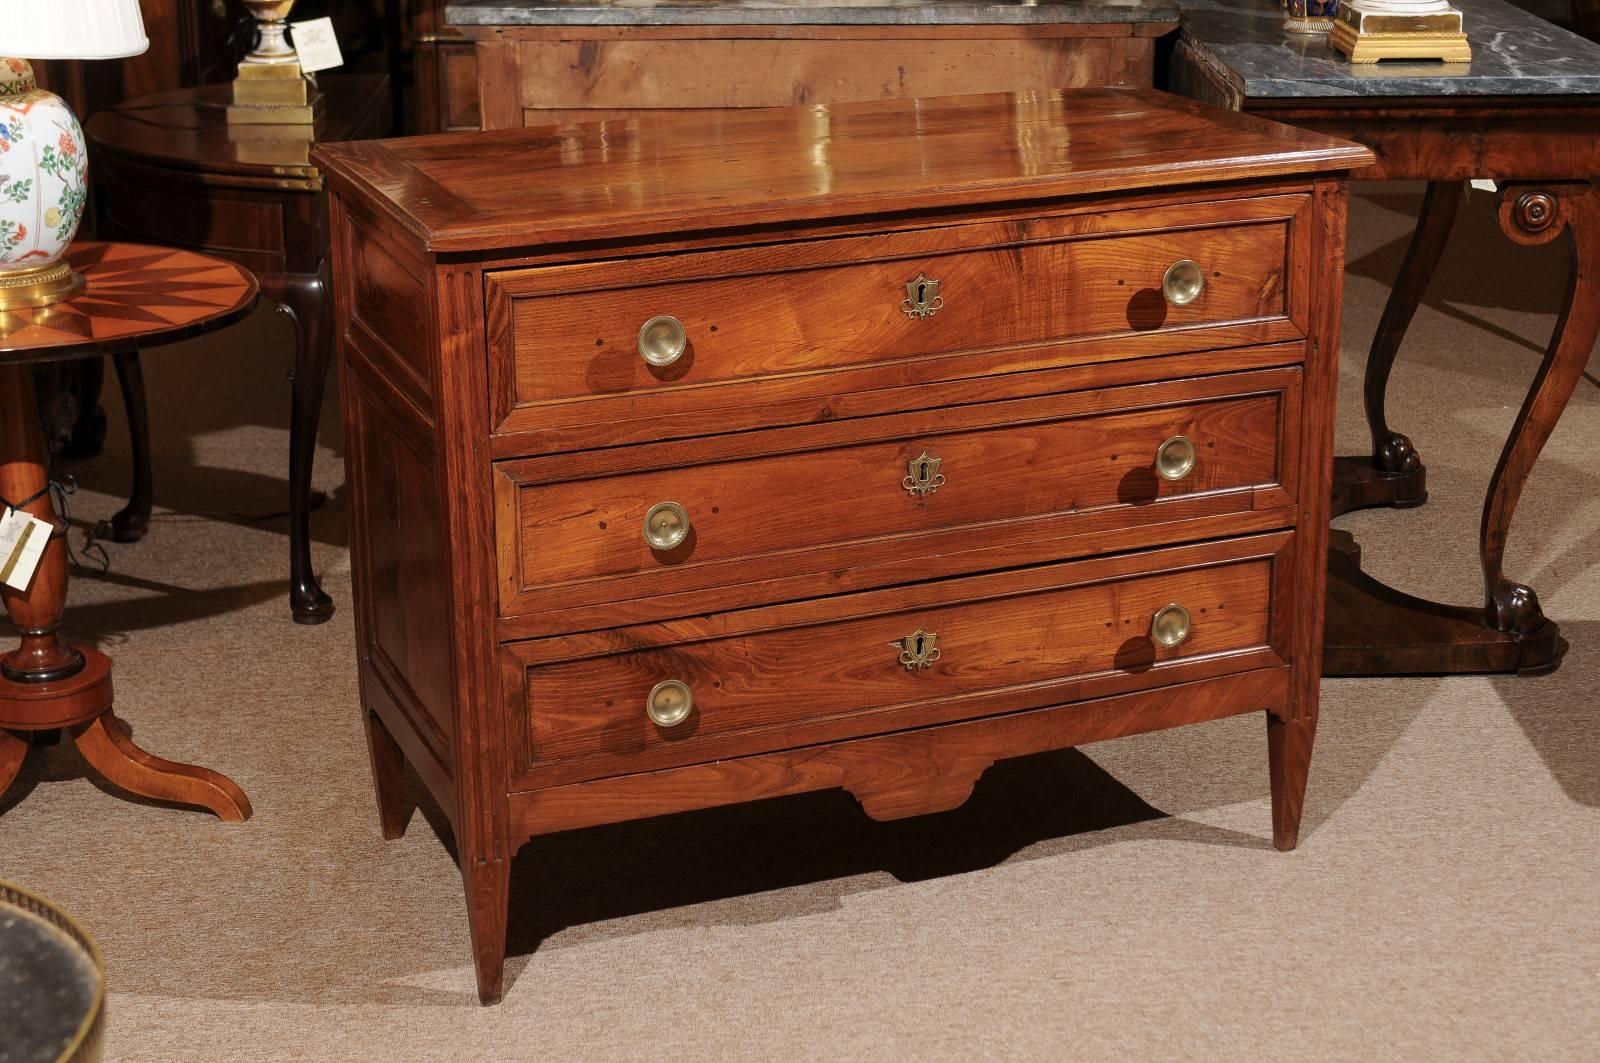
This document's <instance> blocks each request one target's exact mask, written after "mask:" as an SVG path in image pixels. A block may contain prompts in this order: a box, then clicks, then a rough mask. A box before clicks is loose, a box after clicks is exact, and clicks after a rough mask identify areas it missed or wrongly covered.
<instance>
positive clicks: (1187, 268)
mask: <svg viewBox="0 0 1600 1063" xmlns="http://www.w3.org/2000/svg"><path fill="white" fill-rule="evenodd" d="M1205 287H1206V271H1205V270H1203V269H1201V268H1200V263H1198V262H1196V261H1194V260H1193V259H1189V258H1180V259H1179V260H1178V261H1176V262H1174V263H1173V264H1172V265H1170V266H1168V267H1167V272H1166V273H1165V274H1164V275H1163V276H1162V278H1161V294H1162V295H1164V296H1166V299H1167V302H1169V303H1171V304H1172V305H1173V306H1188V305H1189V304H1190V303H1192V302H1194V301H1195V300H1196V299H1198V298H1200V293H1201V292H1203V291H1205Z"/></svg>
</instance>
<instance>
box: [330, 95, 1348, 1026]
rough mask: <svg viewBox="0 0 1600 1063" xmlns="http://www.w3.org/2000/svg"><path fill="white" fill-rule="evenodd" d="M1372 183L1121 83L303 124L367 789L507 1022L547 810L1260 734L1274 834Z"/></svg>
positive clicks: (1308, 719) (862, 786) (1264, 130)
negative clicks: (1168, 734) (435, 844)
mask: <svg viewBox="0 0 1600 1063" xmlns="http://www.w3.org/2000/svg"><path fill="white" fill-rule="evenodd" d="M1370 159H1371V155H1370V154H1369V153H1368V152H1367V151H1366V149H1364V148H1359V147H1356V146H1354V145H1350V144H1346V143H1344V142H1342V141H1337V140H1332V139H1329V138H1326V137H1322V136H1318V135H1316V134H1311V133H1306V132H1301V131H1296V130H1292V129H1289V128H1287V127H1284V126H1276V125H1272V124H1270V123H1265V122H1261V121H1257V120H1255V119H1252V118H1249V117H1246V116H1242V115H1238V114H1229V113H1225V112H1221V111H1215V110H1211V109H1208V108H1205V107H1203V106H1201V105H1199V104H1195V103H1191V102H1188V101H1184V100H1180V99H1177V98H1175V97H1170V96H1165V95H1162V94H1160V93H1156V92H1152V91H1147V90H1111V89H1107V90H1092V91H1085V92H1067V93H1062V92H1040V93H1037V94H1022V95H995V96H967V97H947V98H933V99H918V100H904V101H885V102H877V103H860V104H846V105H839V106H832V107H823V106H814V107H805V108H792V109H780V110H770V111H750V112H743V113H737V114H729V115H726V116H724V117H721V118H716V119H707V118H704V117H678V118H672V117H663V118H659V119H654V120H650V121H637V120H635V121H616V122H606V123H596V124H588V125H568V126H563V127H560V128H554V127H548V128H542V129H540V128H532V129H521V130H508V131H503V132H494V133H480V134H461V135H453V136H439V137H424V138H416V139H410V140H400V141H377V142H365V143H355V144H344V145H333V146H325V147H321V148H318V149H317V162H318V165H319V166H321V167H322V168H323V170H324V172H325V173H326V174H327V175H328V178H329V182H330V187H331V188H332V190H333V197H332V211H333V216H332V225H333V232H334V235H335V252H334V254H335V269H334V275H335V282H336V298H337V304H338V330H339V334H340V337H341V351H342V356H341V366H342V370H343V384H344V423H345V429H346V459H347V462H348V467H349V477H350V491H351V512H352V520H353V527H352V539H351V543H352V551H353V555H354V579H355V598H356V608H357V618H356V622H357V628H358V638H359V656H360V673H361V696H362V701H363V707H362V714H363V718H364V719H365V721H366V725H367V734H368V740H369V743H370V750H371V755H372V769H373V775H374V779H375V783H376V786H377V792H378V806H379V812H380V816H381V820H382V825H383V830H384V833H385V835H386V836H388V837H395V836H398V835H399V833H400V832H401V830H402V829H403V828H404V825H405V823H404V810H403V809H402V806H401V793H402V788H401V785H400V773H401V770H402V767H403V765H404V764H408V763H409V764H410V765H411V766H412V768H413V769H414V770H415V771H416V772H417V773H418V775H419V776H421V778H422V780H423V782H424V783H425V784H426V785H427V786H428V788H429V789H430V790H431V791H432V793H433V795H434V796H435V797H436V798H437V800H438V802H439V804H440V806H441V807H442V808H443V809H444V811H445V813H446V815H447V816H448V817H449V819H450V821H451V823H452V825H453V827H454V830H455V833H456V841H457V845H458V847H459V853H460V861H461V867H462V873H463V876H464V879H465V882H466V893H467V902H468V909H469V913H470V919H471V925H472V939H473V948H474V952H475V954H476V960H477V974H478V985H479V991H480V994H481V996H482V997H483V999H484V1000H485V1001H491V1000H494V999H496V998H498V996H499V995H500V991H501V978H502V974H501V972H502V966H503V961H504V951H505V940H506V919H507V904H508V884H509V878H510V870H511V859H512V857H513V855H514V854H515V853H516V851H517V850H518V848H519V847H520V846H521V845H522V844H523V843H524V842H525V841H527V840H528V839H529V838H531V837H532V836H534V835H538V834H542V833H548V832H552V831H561V830H568V829H571V828H575V827H583V826H588V825H592V824H601V823H610V822H617V821H621V820H628V819H635V818H640V817H646V816H653V815H659V814H662V813H668V812H675V811H682V810H688V809H696V808H704V807H708V806H712V805H718V804H725V803H729V802H736V801H746V800H752V799H757V798H765V797H772V796H777V795H781V794H790V793H797V792H801V791H806V790H815V789H822V788H828V787H843V788H845V789H847V790H849V791H850V792H851V793H853V794H854V795H855V796H856V797H857V798H858V799H859V800H860V802H861V804H862V806H863V808H864V809H865V811H866V813H867V814H868V815H870V816H874V817H877V818H881V819H890V818H896V817H901V816H910V815H915V814H918V813H924V812H932V811H938V810H943V809H949V808H953V807H955V806H957V805H959V804H960V803H961V802H962V801H964V800H965V799H966V797H967V795H968V794H969V793H970V791H971V789H972V786H973V784H974V782H975V781H976V780H977V778H978V777H979V775H981V774H982V773H983V771H984V770H985V769H986V768H987V767H988V766H989V765H990V764H992V763H993V762H994V761H996V760H998V759H1001V758H1004V757H1010V756H1015V755H1019V754H1024V753H1031V752H1036V751H1040V750H1045V749H1053V748H1060V747H1066V746H1072V745H1077V744H1080V743H1085V742H1090V741H1094V740H1097V739H1103V738H1112V737H1116V736H1119V735H1126V734H1133V733H1137V732H1141V731H1148V730H1153V729H1158V728H1164V727H1172V726H1177V725H1179V724H1187V723H1193V722H1198V721H1202V720H1210V719H1215V718H1218V717H1222V716H1227V715H1232V714H1236V713H1243V712H1264V713H1265V714H1266V718H1267V721H1268V727H1267V733H1268V743H1267V744H1268V753H1269V757H1268V760H1269V763H1270V779H1271V790H1272V798H1273V834H1274V839H1275V841H1276V843H1277V844H1278V846H1279V847H1281V848H1289V847H1292V846H1293V845H1294V843H1295V839H1296V833H1297V830H1298V826H1299V819H1300V807H1301V799H1302V795H1303V793H1304V788H1305V780H1306V770H1307V766H1308V764H1309V760H1310V754H1311V745H1312V737H1313V734H1314V731H1315V722H1316V706H1317V677H1318V665H1319V659H1318V658H1319V653H1320V645H1321V641H1320V640H1321V626H1322V595H1323V587H1324V572H1325V559H1324V552H1325V544H1326V537H1327V513H1328V497H1329V482H1330V480H1329V477H1330V468H1331V466H1330V462H1331V443H1332V414H1333V401H1334V382H1335V366H1336V360H1337V355H1338V343H1337V331H1338V322H1339V293H1340V287H1341V277H1342V270H1343V249H1344V224H1345V171H1346V170H1347V169H1349V168H1351V167H1354V166H1361V165H1365V164H1367V163H1368V162H1369V161H1370Z"/></svg>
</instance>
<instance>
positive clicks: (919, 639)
mask: <svg viewBox="0 0 1600 1063" xmlns="http://www.w3.org/2000/svg"><path fill="white" fill-rule="evenodd" d="M922 641H923V640H922V638H921V637H920V636H919V637H918V638H917V650H916V653H917V656H918V657H921V656H922V652H923V650H922Z"/></svg>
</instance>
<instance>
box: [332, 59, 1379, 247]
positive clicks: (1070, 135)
mask: <svg viewBox="0 0 1600 1063" xmlns="http://www.w3.org/2000/svg"><path fill="white" fill-rule="evenodd" d="M1069 126H1070V129H1069ZM465 143H466V142H465V141H463V140H461V139H460V138H459V137H458V136H454V135H443V136H436V137H409V138H406V139H404V140H389V141H372V142H367V143H363V144H352V145H341V146H340V147H339V149H338V156H337V157H338V159H339V163H340V169H341V170H342V171H343V172H344V173H346V174H347V175H348V177H347V180H348V182H349V183H350V184H351V185H359V186H361V187H363V188H364V189H367V190H369V191H370V192H371V193H373V194H377V195H378V196H380V197H381V200H382V202H385V203H388V204H393V206H392V207H388V208H385V209H389V210H393V211H395V213H394V215H393V217H394V219H395V221H396V222H398V223H399V224H401V225H402V226H403V227H404V228H405V229H407V230H408V231H410V232H412V233H415V234H416V235H417V236H419V237H420V238H421V239H422V240H423V241H424V246H426V247H427V249H428V250H431V251H459V250H471V249H478V250H489V249H497V250H498V249H510V248H516V247H527V246H528V245H529V244H530V243H537V244H540V245H548V244H553V243H559V242H566V241H574V240H594V239H604V238H617V237H625V236H640V235H645V234H653V235H657V236H660V235H664V234H667V233H674V232H679V233H681V232H686V231H702V232H703V231H706V230H708V229H721V228H735V229H748V228H749V227H752V226H755V225H760V224H764V223H773V222H780V221H781V222H785V223H793V222H801V221H808V220H812V219H819V218H839V217H848V216H850V215H851V214H852V213H861V212H880V213H884V214H887V215H889V216H890V217H893V216H894V215H895V214H899V213H905V212H910V211H920V212H926V211H935V210H951V209H971V208H975V207H979V206H982V205H985V204H998V203H1004V202H1007V201H1013V200H1017V199H1020V198H1028V199H1043V198H1049V197H1053V196H1072V195H1082V194H1085V193H1090V192H1111V191H1118V192H1125V191H1132V190H1137V189H1145V188H1156V187H1160V186H1162V185H1163V184H1165V183H1169V182H1170V181H1171V180H1172V179H1173V177H1175V176H1183V175H1187V174H1192V175H1194V177H1195V178H1196V179H1204V180H1206V181H1234V180H1242V179H1245V178H1257V177H1271V176H1275V175H1285V174H1291V173H1296V172H1300V171H1303V170H1304V168H1305V167H1307V166H1314V165H1330V166H1338V165H1342V164H1344V163H1346V162H1353V161H1359V160H1362V159H1364V158H1366V155H1365V153H1364V152H1363V151H1362V150H1361V149H1359V148H1356V147H1355V146H1353V145H1350V144H1344V143H1339V142H1337V141H1331V140H1329V139H1327V138H1326V137H1320V136H1308V135H1306V134H1304V133H1302V132H1300V131H1299V130H1295V129H1289V128H1283V127H1279V126H1274V125H1271V124H1269V123H1264V122H1260V121H1257V120H1255V119H1252V118H1249V117H1246V116H1243V115H1230V114H1218V113H1217V112H1215V111H1210V110H1204V111H1203V110H1202V108H1201V107H1200V106H1199V105H1198V104H1195V103H1191V102H1190V101H1188V100H1183V99H1180V98H1178V97H1173V96H1166V95H1164V94H1161V93H1153V92H1149V91H1135V90H1120V89H1103V90H1085V91H1075V92H1071V93H1066V92H1061V91H1044V90H1041V91H1039V92H1032V93H1020V94H1007V95H980V96H961V97H944V98H938V99H921V100H893V101H887V102H884V103H852V104H835V105H819V106H815V107H788V108H775V109H772V110H759V111H736V112H730V113H728V114H726V115H723V116H719V117H718V118H716V119H715V120H713V121H707V120H706V119H704V118H700V117H675V116H666V117H658V118H652V119H649V120H640V119H635V120H626V121H617V122H596V123H590V124H583V125H571V126H561V127H557V128H541V129H521V130H506V131H503V132H500V133H497V134H496V136H495V139H494V141H493V144H494V148H495V150H494V151H492V152H489V151H482V150H473V151H464V150H463V145H464V144H465ZM325 157H331V156H325ZM708 158H713V159H715V160H716V163H715V165H714V166H708V165H707V162H706V160H707V159H708ZM908 173H916V174H919V175H921V176H922V179H921V180H920V181H918V182H916V183H908V182H907V181H906V180H905V175H906V174H908ZM708 210H709V211H710V212H711V213H710V214H709V215H708V213H707V212H708ZM535 236H536V237H537V239H534V237H535ZM1163 265H1165V264H1163Z"/></svg>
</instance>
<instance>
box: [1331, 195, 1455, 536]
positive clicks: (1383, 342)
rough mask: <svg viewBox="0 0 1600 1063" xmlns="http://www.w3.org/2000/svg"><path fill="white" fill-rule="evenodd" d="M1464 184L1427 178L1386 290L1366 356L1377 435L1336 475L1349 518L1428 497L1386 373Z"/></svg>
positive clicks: (1370, 416)
mask: <svg viewBox="0 0 1600 1063" xmlns="http://www.w3.org/2000/svg"><path fill="white" fill-rule="evenodd" d="M1466 191H1467V185H1466V184H1465V182H1461V181H1430V182H1429V183H1428V188H1427V191H1426V193H1424V195H1423V198H1422V210H1421V213H1420V214H1419V215H1418V217H1417V227H1416V230H1415V232H1413V233H1412V235H1411V244H1410V246H1409V247H1407V248H1406V256H1405V259H1404V260H1403V261H1402V262H1401V264H1400V272H1399V274H1398V275H1397V276H1396V277H1395V282H1394V287H1392V288H1391V289H1390V290H1389V301H1388V302H1387V303H1385V304H1384V307H1383V316H1382V317H1381V318H1379V319H1378V331H1377V332H1376V333H1375V334H1374V335H1373V337H1372V349H1371V351H1370V352H1369V353H1368V355H1367V371H1366V377H1365V380H1364V382H1363V386H1362V399H1363V402H1364V405H1365V407H1366V414H1367V428H1368V430H1369V431H1370V432H1371V433H1372V458H1371V460H1370V462H1369V461H1367V460H1366V459H1363V458H1357V457H1341V458H1339V459H1338V465H1337V467H1336V474H1335V477H1334V497H1333V513H1334V515H1335V516H1337V515H1339V514H1340V513H1348V512H1350V511H1351V510H1353V509H1364V508H1367V507H1369V506H1393V507H1395V508H1397V509H1405V508H1409V507H1411V506H1420V505H1422V504H1423V503H1424V502H1426V501H1427V500H1428V480H1427V469H1426V468H1425V467H1424V466H1423V464H1422V457H1421V455H1419V454H1418V453H1417V450H1416V447H1414V446H1413V445H1412V443H1411V439H1410V437H1409V436H1406V435H1404V434H1402V433H1400V432H1396V431H1394V430H1393V429H1392V428H1390V427H1389V420H1388V414H1387V410H1386V405H1385V403H1386V398H1387V395H1388V391H1389V374H1390V373H1391V372H1392V371H1393V369H1394V360H1395V357H1396V356H1397V355H1398V354H1399V353H1400V342H1401V341H1402V340H1403V339H1404V338H1405V335H1406V330H1407V329H1409V328H1410V327H1411V319H1412V318H1413V317H1415V316H1416V313H1417V307H1418V306H1420V305H1421V304H1422V297H1423V296H1424V295H1425V294H1427V290H1428V282H1429V280H1431V279H1432V278H1433V273H1434V270H1436V269H1437V268H1438V266H1439V260H1440V259H1441V258H1443V257H1444V249H1445V245H1446V244H1447V243H1448V242H1449V240H1450V232H1451V230H1452V229H1454V228H1455V223H1456V215H1457V214H1458V213H1459V212H1460V209H1461V204H1462V202H1463V201H1464V200H1465V198H1466Z"/></svg>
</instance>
